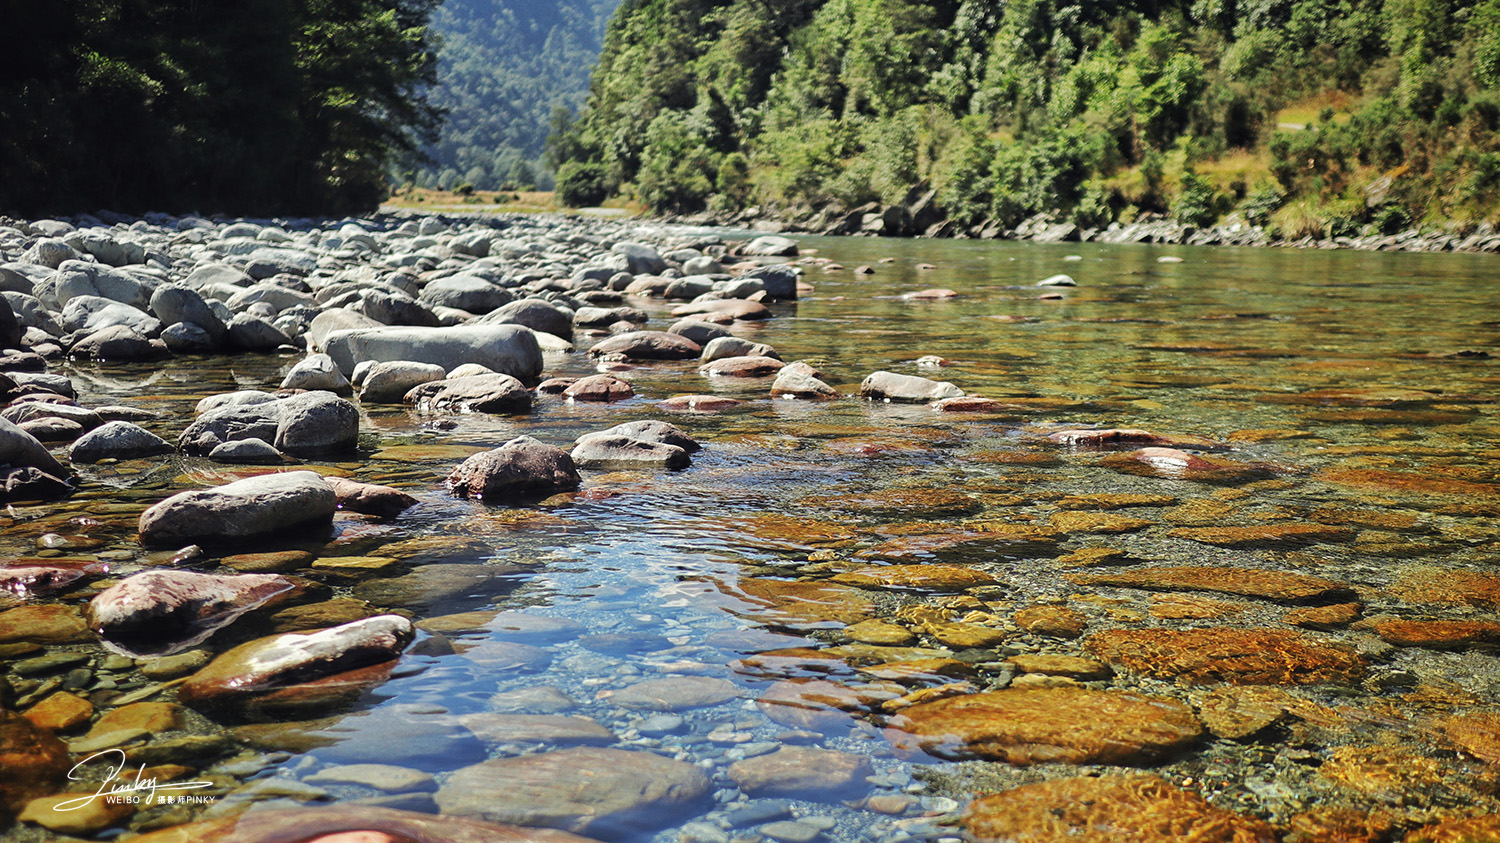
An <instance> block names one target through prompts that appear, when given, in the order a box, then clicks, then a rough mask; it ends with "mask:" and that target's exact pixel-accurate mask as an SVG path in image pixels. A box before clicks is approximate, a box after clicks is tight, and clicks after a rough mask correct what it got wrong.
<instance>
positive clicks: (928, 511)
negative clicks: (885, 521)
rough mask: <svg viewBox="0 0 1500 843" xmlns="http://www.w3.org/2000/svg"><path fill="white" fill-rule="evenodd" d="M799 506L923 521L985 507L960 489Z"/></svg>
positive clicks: (903, 491) (898, 491)
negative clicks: (913, 518)
mask: <svg viewBox="0 0 1500 843" xmlns="http://www.w3.org/2000/svg"><path fill="white" fill-rule="evenodd" d="M799 503H800V504H801V505H802V506H804V507H807V508H809V509H812V510H815V511H821V510H828V509H834V510H840V511H844V512H855V513H860V514H864V515H888V516H896V517H903V516H904V517H923V518H941V517H945V516H953V515H972V514H974V513H976V512H979V511H980V510H981V509H983V508H984V505H983V504H982V503H981V502H980V501H979V500H977V499H975V498H974V497H972V496H970V495H967V494H964V493H963V492H960V491H958V490H957V489H951V488H941V487H934V486H911V487H898V488H894V489H882V490H879V491H873V492H863V493H850V494H847V495H825V496H816V497H808V498H803V499H802V500H801V501H799Z"/></svg>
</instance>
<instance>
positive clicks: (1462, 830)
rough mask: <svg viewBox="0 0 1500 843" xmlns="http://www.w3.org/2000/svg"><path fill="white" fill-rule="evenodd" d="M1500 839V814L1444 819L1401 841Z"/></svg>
mask: <svg viewBox="0 0 1500 843" xmlns="http://www.w3.org/2000/svg"><path fill="white" fill-rule="evenodd" d="M1493 840H1500V814H1484V815H1482V816H1478V817H1468V818H1465V819H1458V820H1444V821H1442V822H1437V823H1433V824H1432V825H1424V826H1422V827H1421V828H1419V829H1416V830H1415V831H1412V832H1409V833H1408V834H1407V835H1406V837H1404V838H1402V840H1401V843H1489V842H1490V841H1493Z"/></svg>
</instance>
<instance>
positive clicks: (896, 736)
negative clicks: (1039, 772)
mask: <svg viewBox="0 0 1500 843" xmlns="http://www.w3.org/2000/svg"><path fill="white" fill-rule="evenodd" d="M891 727H892V731H893V733H892V739H893V740H894V741H896V742H897V743H898V745H905V746H913V745H914V746H916V747H920V748H921V749H924V750H926V751H927V752H930V753H932V754H934V755H937V756H939V757H945V758H949V757H954V758H963V757H978V758H987V759H992V760H997V761H1005V762H1008V763H1010V764H1017V765H1028V764H1047V763H1059V762H1060V763H1066V764H1127V765H1128V764H1147V763H1153V762H1156V761H1160V760H1162V759H1164V758H1166V757H1168V756H1170V755H1172V754H1173V753H1175V752H1177V751H1179V750H1182V749H1186V748H1187V747H1188V746H1190V745H1191V744H1193V743H1194V742H1195V741H1197V740H1198V738H1199V736H1201V735H1202V734H1203V725H1202V724H1201V723H1199V722H1198V719H1197V718H1196V717H1194V716H1193V712H1192V709H1190V708H1188V707H1187V706H1186V705H1183V704H1182V703H1179V702H1177V701H1176V700H1170V699H1165V698H1162V697H1147V696H1143V695H1141V694H1135V693H1126V692H1121V691H1093V690H1085V689H1080V688H1027V689H1007V690H1004V691H990V692H986V693H982V694H969V695H966V696H960V697H950V698H948V699H943V700H937V701H936V702H929V703H919V704H917V705H914V706H911V707H910V708H907V709H905V710H903V711H902V712H901V714H900V715H898V716H897V717H895V718H894V719H893V720H892V721H891Z"/></svg>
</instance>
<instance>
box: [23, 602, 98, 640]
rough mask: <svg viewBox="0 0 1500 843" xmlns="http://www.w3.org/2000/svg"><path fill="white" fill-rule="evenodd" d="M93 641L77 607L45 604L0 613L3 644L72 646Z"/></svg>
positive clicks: (91, 634) (92, 635)
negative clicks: (17, 642) (23, 642)
mask: <svg viewBox="0 0 1500 843" xmlns="http://www.w3.org/2000/svg"><path fill="white" fill-rule="evenodd" d="M93 639H94V634H93V632H91V631H90V630H89V628H88V625H87V624H86V623H84V620H83V613H82V612H80V611H79V610H78V608H77V607H75V606H63V605H58V604H42V605H36V606H20V607H17V608H15V609H7V610H6V611H4V612H0V643H7V644H8V643H11V642H15V641H29V642H34V643H37V644H73V643H77V642H80V641H91V640H93Z"/></svg>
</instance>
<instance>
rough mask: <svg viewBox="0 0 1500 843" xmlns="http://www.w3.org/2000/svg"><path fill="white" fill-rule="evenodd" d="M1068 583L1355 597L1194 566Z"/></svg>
mask: <svg viewBox="0 0 1500 843" xmlns="http://www.w3.org/2000/svg"><path fill="white" fill-rule="evenodd" d="M1172 532H1173V533H1174V534H1175V533H1178V532H1181V531H1180V530H1173V531H1172ZM1066 579H1068V580H1069V581H1071V582H1075V583H1078V584H1080V585H1111V586H1116V587H1120V588H1141V589H1147V590H1152V591H1211V592H1216V593H1219V594H1235V595H1239V596H1242V597H1259V598H1261V599H1264V600H1274V601H1277V602H1281V603H1310V602H1321V601H1327V600H1334V599H1338V598H1341V597H1347V596H1349V595H1350V593H1351V592H1350V589H1349V587H1348V586H1347V585H1344V584H1343V583H1338V582H1334V581H1333V580H1325V579H1322V578H1321V577H1309V576H1306V575H1304V574H1289V573H1286V572H1284V571H1272V570H1267V569H1261V568H1223V567H1213V566H1196V565H1194V566H1183V567H1171V568H1141V569H1138V570H1134V571H1111V572H1109V573H1107V574H1069V575H1067V577H1066Z"/></svg>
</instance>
